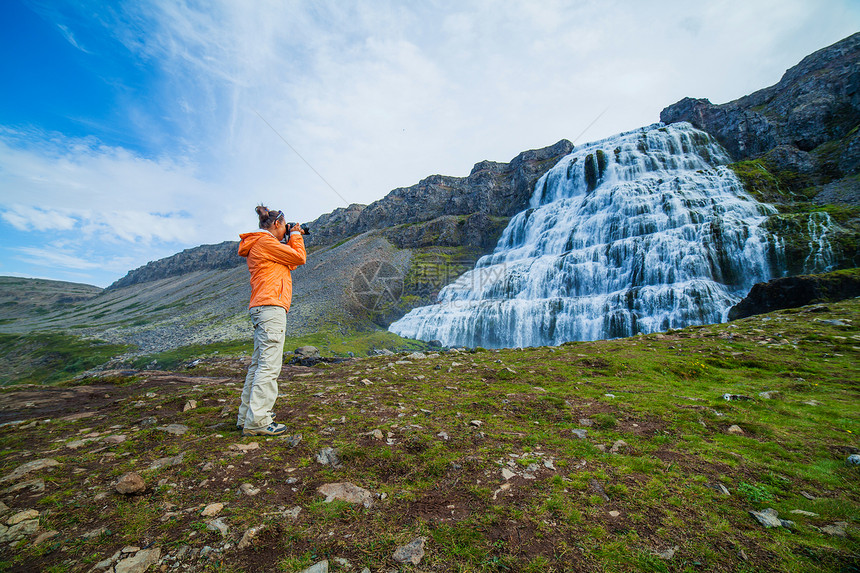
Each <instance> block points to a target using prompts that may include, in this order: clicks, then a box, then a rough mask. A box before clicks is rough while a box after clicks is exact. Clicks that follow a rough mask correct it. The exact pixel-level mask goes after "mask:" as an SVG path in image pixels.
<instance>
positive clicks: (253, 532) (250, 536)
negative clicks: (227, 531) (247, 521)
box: [237, 525, 263, 549]
mask: <svg viewBox="0 0 860 573" xmlns="http://www.w3.org/2000/svg"><path fill="white" fill-rule="evenodd" d="M262 530H263V526H262V525H258V526H257V527H249V528H248V529H246V530H245V533H244V534H243V535H242V540H241V541H240V542H239V545H237V547H238V548H239V549H247V548H248V547H250V546H251V542H252V541H253V540H254V538H255V537H256V536H257V534H258V533H260V532H261V531H262Z"/></svg>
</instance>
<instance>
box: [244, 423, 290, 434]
mask: <svg viewBox="0 0 860 573" xmlns="http://www.w3.org/2000/svg"><path fill="white" fill-rule="evenodd" d="M286 431H287V427H286V426H285V425H284V424H276V423H274V422H272V423H271V424H269V425H268V426H266V427H265V428H257V429H255V430H249V429H248V428H244V429H243V430H242V435H243V436H280V435H281V434H283V433H284V432H286Z"/></svg>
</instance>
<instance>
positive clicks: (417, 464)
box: [0, 300, 860, 572]
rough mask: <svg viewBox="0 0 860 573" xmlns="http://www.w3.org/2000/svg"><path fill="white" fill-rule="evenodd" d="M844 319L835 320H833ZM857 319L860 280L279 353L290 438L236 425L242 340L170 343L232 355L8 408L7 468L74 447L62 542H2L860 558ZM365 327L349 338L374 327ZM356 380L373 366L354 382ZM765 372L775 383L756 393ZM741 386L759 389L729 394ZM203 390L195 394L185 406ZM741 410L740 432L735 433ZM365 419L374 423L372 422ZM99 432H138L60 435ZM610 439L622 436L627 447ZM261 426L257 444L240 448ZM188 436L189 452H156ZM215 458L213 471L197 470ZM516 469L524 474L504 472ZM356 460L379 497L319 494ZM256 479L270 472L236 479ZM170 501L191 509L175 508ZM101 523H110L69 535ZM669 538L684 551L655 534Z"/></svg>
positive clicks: (804, 567) (567, 559)
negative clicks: (246, 486)
mask: <svg viewBox="0 0 860 573" xmlns="http://www.w3.org/2000/svg"><path fill="white" fill-rule="evenodd" d="M832 319H840V320H842V321H843V323H844V325H843V326H839V325H838V324H832V323H825V322H821V321H822V320H832ZM849 321H851V322H849ZM858 326H860V301H857V300H849V301H843V302H841V303H828V304H827V309H826V310H823V311H821V312H809V309H790V310H784V311H778V312H774V313H771V314H769V315H766V316H757V317H751V318H748V319H743V320H739V321H735V322H732V323H729V324H722V325H711V326H702V327H691V328H687V329H684V330H681V331H673V332H670V333H666V334H664V335H661V336H660V337H658V336H657V335H647V336H639V337H634V338H627V339H619V340H611V341H599V342H574V343H569V344H565V345H564V346H561V347H555V348H549V347H542V348H528V349H523V350H513V349H512V350H501V351H490V350H483V349H476V350H475V351H472V352H459V353H451V354H446V353H442V354H438V355H435V356H434V355H433V353H428V354H429V356H428V357H427V358H425V359H423V360H422V359H415V360H412V361H411V362H412V363H411V364H396V362H397V361H398V360H399V359H401V358H402V357H403V356H402V355H400V356H391V357H384V356H380V357H368V358H362V359H360V360H350V361H346V362H343V363H340V364H329V365H327V366H326V367H325V368H319V367H317V368H312V369H307V368H299V367H287V368H285V370H284V378H283V379H282V381H281V384H280V388H279V391H280V394H281V397H280V398H279V400H278V403H277V405H276V410H278V413H279V419H283V420H285V421H286V423H288V424H289V426H290V432H291V433H301V434H302V435H303V440H302V442H301V443H300V444H299V446H297V447H295V448H290V447H288V446H287V445H286V444H285V443H284V442H283V441H282V440H278V439H272V440H268V439H265V438H241V437H240V436H239V435H238V434H236V433H235V431H233V430H231V426H232V423H233V417H232V416H233V415H234V414H233V411H228V413H227V415H224V416H222V415H221V410H222V408H223V407H224V406H225V405H227V406H230V407H232V408H235V404H236V400H237V393H238V390H239V388H240V387H241V383H242V374H243V372H244V368H243V366H242V363H241V362H240V361H239V360H238V357H240V356H241V352H243V351H247V350H248V349H249V346H245V345H243V344H240V343H237V344H236V345H235V346H231V345H223V346H220V347H198V348H189V349H184V350H182V351H180V352H177V354H176V355H175V356H176V359H180V358H181V359H185V358H190V357H194V355H195V354H197V353H205V352H209V353H210V354H212V353H214V352H215V350H216V349H217V350H218V354H217V355H215V356H217V357H218V361H220V362H219V364H222V365H229V364H232V366H231V368H232V370H225V371H228V372H229V373H228V374H225V375H223V376H222V377H221V378H218V379H216V378H212V377H211V376H212V374H211V372H210V371H207V370H200V371H197V370H194V369H192V370H182V371H181V373H180V374H181V378H180V377H177V376H176V375H173V374H156V373H153V374H146V375H144V373H142V374H141V375H139V376H138V377H136V378H134V379H130V380H129V381H128V382H122V381H117V383H115V384H113V385H112V386H111V387H110V394H111V398H110V400H117V401H116V402H112V401H110V400H107V399H106V400H105V402H104V405H103V406H102V407H100V408H98V412H99V414H100V415H102V416H103V417H101V418H97V417H91V418H87V419H83V420H77V421H62V420H59V419H56V420H55V421H52V422H44V423H42V424H39V425H36V426H35V427H33V428H30V429H27V430H23V429H17V430H11V429H9V428H0V451H2V453H3V456H2V458H0V474H2V475H5V474H7V473H9V472H10V471H11V470H12V469H14V468H15V467H17V465H19V464H20V463H23V462H24V461H28V460H31V459H34V457H35V456H39V457H42V456H46V455H50V456H51V457H55V458H56V459H57V460H58V461H59V462H60V463H61V464H62V465H61V466H59V467H58V468H55V469H54V470H52V471H51V472H48V473H46V474H45V475H44V477H45V478H47V486H48V487H46V491H45V493H44V494H43V495H41V496H39V497H38V501H37V502H35V503H33V507H35V508H37V509H39V510H40V511H45V510H47V515H46V516H45V517H44V518H43V527H46V528H47V527H50V528H54V529H57V530H58V531H63V532H64V535H65V537H64V539H63V540H62V541H59V540H58V542H57V544H55V545H52V546H51V547H52V549H51V550H50V551H47V550H45V549H38V550H37V549H33V548H31V547H29V546H27V545H26V544H24V545H23V546H22V547H21V548H19V549H18V550H16V552H15V553H14V554H13V553H2V550H0V561H5V562H7V563H8V564H9V565H7V567H8V568H17V569H26V567H27V566H28V565H31V564H35V563H38V566H39V568H41V569H48V568H49V567H60V566H61V565H62V564H63V563H64V562H65V560H67V559H72V560H73V562H74V563H76V564H81V565H82V564H85V563H86V564H89V565H90V566H91V564H92V563H93V562H95V561H96V560H100V559H103V558H106V557H109V556H110V555H111V554H112V553H113V552H114V551H115V550H116V549H117V548H119V547H122V546H124V545H134V544H139V543H140V540H141V539H145V540H147V542H152V543H154V544H155V545H156V546H160V547H162V549H163V551H164V552H165V553H172V554H176V552H177V551H178V550H179V548H180V547H181V546H183V545H189V546H191V547H196V548H200V547H202V546H203V545H210V546H212V547H216V546H221V545H222V544H223V543H224V542H225V541H229V542H230V543H231V544H232V545H233V546H234V548H233V549H229V550H227V551H225V552H224V553H223V554H221V555H219V561H218V564H217V565H216V564H215V563H210V564H209V568H210V570H222V571H246V572H250V571H258V570H263V569H261V568H262V567H264V566H263V565H261V564H260V563H261V562H260V561H259V560H256V559H255V556H260V555H266V556H267V562H266V565H265V567H267V569H265V570H282V571H296V570H301V569H302V568H305V567H308V566H310V565H312V564H313V563H316V562H318V561H320V560H322V559H324V558H328V559H330V560H331V559H334V558H335V557H343V558H346V559H348V560H349V561H350V563H351V564H352V565H353V568H354V570H361V568H362V567H365V566H367V567H369V568H370V569H371V570H390V569H392V568H394V567H397V564H395V563H394V562H393V560H392V555H393V553H394V551H395V549H396V548H397V547H399V546H402V545H404V544H406V543H408V542H409V541H411V540H412V539H414V538H416V537H419V536H420V537H424V538H426V539H427V545H426V547H425V550H426V555H425V558H424V560H423V561H422V563H421V565H420V566H419V567H417V568H415V570H444V571H568V570H574V571H576V570H587V571H618V572H639V571H643V572H644V571H691V572H692V571H702V570H705V571H719V572H729V571H731V572H734V571H780V572H793V571H813V570H816V571H818V570H820V571H841V570H850V569H849V568H848V567H849V566H850V564H851V563H852V561H853V560H856V555H857V547H858V530H860V519H858V517H857V516H858V515H860V488H858V477H860V473H858V470H857V469H853V468H849V467H847V466H846V465H845V457H846V456H847V452H849V451H851V448H856V447H858V446H860V444H858V439H857V435H858V433H860V416H858V412H857V408H856V405H857V403H858V398H860V396H858V386H857V382H856V381H857V380H858V379H860V361H858V352H859V351H858V350H857V348H858V346H860V344H858V343H860V328H858ZM329 336H332V337H334V338H329V339H328V340H330V341H336V340H337V338H336V336H335V334H334V333H329ZM340 336H343V335H340ZM352 336H354V337H355V338H353V339H352V341H353V343H356V341H362V340H368V338H363V337H364V336H368V337H370V336H372V333H368V334H367V335H358V334H356V335H352ZM325 340H326V339H325V338H323V337H320V338H317V339H316V340H308V339H305V340H302V341H295V342H294V343H293V344H295V345H299V343H300V342H305V343H308V342H317V343H318V344H321V342H324V341H325ZM341 340H343V339H341ZM347 340H348V341H349V340H350V338H349V337H347ZM784 341H787V342H784ZM395 342H397V343H399V342H398V341H395ZM291 345H292V344H291ZM287 348H288V349H289V346H288V347H287ZM231 355H232V356H235V358H233V357H231ZM163 359H164V360H165V361H166V360H167V357H166V356H165V357H163ZM453 362H458V363H459V364H460V365H459V366H456V367H452V366H451V365H452V363H453ZM437 366H438V368H436V367H437ZM224 367H225V368H226V366H224ZM449 368H450V369H451V371H450V372H449V371H448V370H449ZM508 369H510V370H508ZM511 370H512V371H513V372H514V373H511ZM197 376H200V378H197ZM365 378H366V379H368V380H370V381H371V382H373V384H372V385H365V384H362V383H361V380H362V379H365ZM179 380H182V381H181V382H180V381H179ZM225 380H226V381H227V382H225ZM70 389H74V387H70ZM763 391H776V392H779V394H778V395H777V397H776V398H774V399H763V398H761V397H759V393H760V392H763ZM726 393H732V394H743V395H746V396H749V397H751V398H752V400H749V401H726V400H724V399H723V394H726ZM150 394H154V396H152V397H149V395H150ZM607 394H612V395H614V397H609V396H607ZM191 399H193V400H196V401H197V402H198V407H197V408H196V409H193V410H189V411H187V412H183V411H182V406H183V404H184V403H185V402H186V401H188V400H191ZM81 407H82V406H79V405H77V404H76V403H75V402H74V401H72V402H70V403H69V405H68V409H69V411H75V409H76V408H78V409H79V408H81ZM228 410H229V409H228ZM147 416H154V417H156V418H157V419H158V424H159V425H161V424H168V423H181V424H185V425H187V426H189V428H190V430H189V433H188V434H186V435H185V436H183V437H177V436H172V435H169V434H166V433H164V432H162V431H160V430H158V429H156V428H152V427H150V428H147V429H135V427H136V425H137V424H138V423H139V422H138V421H139V420H141V419H142V418H144V417H147ZM56 418H59V416H57V417H56ZM473 420H477V421H480V422H481V423H480V424H479V425H473V424H471V422H472V421H473ZM581 420H588V421H590V423H587V424H583V423H581ZM734 425H737V426H739V427H740V428H741V429H742V430H743V434H739V435H735V434H732V433H729V432H728V429H729V427H730V426H734ZM113 426H121V428H114V427H113ZM581 427H587V428H588V436H587V438H586V439H584V440H583V439H578V438H575V437H574V435H573V434H572V432H571V430H573V429H575V428H581ZM374 429H379V430H380V431H381V432H382V434H383V439H382V440H377V439H375V438H373V437H372V436H369V435H368V433H369V432H370V431H371V430H374ZM440 432H445V434H446V435H447V436H448V439H447V440H445V439H443V438H442V437H440V436H439V434H440ZM93 433H96V434H101V435H107V434H113V433H124V434H127V435H128V439H127V441H126V442H123V443H122V444H120V445H118V446H114V447H111V448H109V449H107V450H105V447H104V444H103V443H101V442H99V441H98V439H100V437H101V436H99V437H97V439H96V441H94V442H92V443H91V444H86V445H84V446H82V447H80V448H78V449H77V450H70V449H68V447H67V446H68V444H69V443H72V442H74V441H75V440H80V439H81V438H82V437H86V436H90V435H92V434H93ZM389 436H390V439H391V443H388V442H387V440H388V439H389ZM619 440H623V441H624V442H625V443H626V446H619V448H618V449H617V452H616V453H612V452H611V451H610V448H612V446H613V444H616V443H617V442H618V441H619ZM251 441H257V442H258V443H260V448H259V449H257V450H253V451H250V452H247V453H244V454H238V455H234V452H232V451H231V450H229V445H230V444H233V443H237V442H239V443H250V442H251ZM324 447H335V448H338V449H339V450H340V458H341V460H342V462H343V465H342V466H341V467H339V468H330V467H324V466H321V465H320V464H319V463H317V462H316V460H315V454H316V453H317V452H318V451H319V450H320V449H322V448H324ZM46 451H51V452H52V453H50V454H47V453H43V452H46ZM106 452H110V453H112V454H114V457H113V458H104V457H103V456H104V455H105V453H106ZM180 452H183V453H184V454H185V457H184V459H183V464H182V465H180V466H177V467H168V468H164V469H162V470H158V471H148V470H146V467H148V464H149V463H150V462H151V461H152V460H154V459H157V458H161V457H166V456H173V455H176V454H178V453H180ZM208 462H211V464H212V465H211V467H212V469H210V470H206V471H203V470H202V468H203V466H204V465H205V464H207V463H208ZM78 468H80V469H81V470H83V471H78ZM132 470H134V471H139V472H141V474H142V475H143V476H144V478H145V479H146V480H147V483H148V484H150V485H151V486H152V489H151V492H150V493H148V494H147V495H146V496H145V497H141V498H137V499H123V498H117V497H116V496H115V494H112V496H113V497H111V498H109V499H110V501H103V502H101V503H95V502H94V501H93V500H94V496H95V495H96V494H97V493H99V492H105V491H107V492H110V491H111V490H110V488H111V484H112V483H113V481H114V480H115V479H116V478H117V477H118V476H119V475H121V473H124V472H126V471H132ZM503 470H507V471H510V472H514V474H516V475H515V476H514V477H513V478H511V479H506V478H505V477H504V474H503ZM527 474H529V475H531V477H533V478H534V479H530V478H527V477H525V476H526V475H527ZM83 479H86V480H87V481H86V482H85V483H83V484H82V480H83ZM288 479H292V480H294V481H292V482H288ZM204 480H205V484H204ZM341 481H347V482H351V483H354V484H356V485H359V486H361V487H364V488H366V489H368V490H370V491H371V492H373V493H374V494H377V497H376V498H375V501H374V507H373V508H371V509H367V508H364V507H360V506H354V505H350V504H347V503H343V502H334V503H330V504H326V503H324V501H323V498H322V497H321V496H320V495H319V494H317V492H316V488H317V487H318V486H319V485H321V484H323V483H327V482H341ZM245 482H249V483H252V484H254V485H255V487H258V488H260V489H261V493H260V494H259V495H257V496H255V497H248V496H246V495H244V494H240V493H238V486H239V485H240V484H242V483H245ZM159 483H161V485H158V484H159ZM717 484H722V485H723V486H725V487H726V488H728V490H729V492H730V495H728V496H726V495H724V494H723V493H721V492H720V491H718V488H717V487H716V486H717ZM505 486H507V488H505ZM801 492H803V493H801ZM809 494H811V496H813V497H814V499H807V497H806V495H809ZM214 501H219V502H222V503H225V504H226V506H225V509H224V511H223V512H222V514H221V516H222V517H224V519H225V521H226V522H227V523H228V524H229V525H230V528H231V533H230V539H229V540H224V541H222V540H221V539H220V537H219V535H218V534H215V533H212V532H209V531H207V530H206V529H205V527H204V525H205V523H204V522H205V520H204V519H202V518H201V517H200V516H199V509H196V508H199V507H201V506H203V505H205V504H207V503H211V502H214ZM8 502H9V505H10V506H12V505H14V504H15V503H23V502H21V501H20V500H16V499H14V498H10V499H9V500H8ZM167 503H171V504H175V505H176V509H175V511H177V514H176V515H174V516H173V517H171V518H169V519H168V520H166V521H162V516H163V515H165V514H166V512H167V509H166V508H165V504H167ZM295 506H298V507H301V508H302V511H301V513H300V514H299V517H298V518H296V519H292V518H284V517H280V516H277V515H266V514H268V513H270V512H276V511H277V508H278V507H284V508H291V507H295ZM767 507H771V508H773V509H775V510H776V511H778V512H779V516H780V517H781V518H782V519H791V520H792V521H794V522H795V523H796V526H795V528H794V529H793V530H792V531H787V530H783V529H776V530H765V529H764V528H762V527H761V526H760V525H759V524H758V523H757V522H756V521H755V520H754V519H753V518H752V517H751V516H750V515H749V511H750V510H760V509H764V508H767ZM189 508H190V509H192V511H186V510H188V509H189ZM795 509H800V510H804V511H809V512H814V513H816V514H818V517H809V516H799V515H796V514H791V513H790V512H791V511H792V510H795ZM837 521H845V522H847V523H848V524H849V525H848V536H847V537H846V538H840V537H836V536H832V535H827V534H825V533H823V532H822V531H821V530H820V528H822V527H824V526H827V525H830V524H833V523H834V522H837ZM101 524H107V525H108V529H109V530H110V531H111V535H109V536H103V537H99V538H95V539H91V540H87V541H82V540H78V541H74V540H76V539H80V535H81V534H82V533H84V532H86V531H92V530H93V529H95V528H96V526H98V525H101ZM259 525H264V526H265V528H266V529H265V534H263V535H261V537H260V538H259V540H258V541H257V542H256V543H257V544H256V545H255V546H254V547H253V548H252V549H250V550H247V552H242V551H239V550H236V549H235V544H236V543H237V542H238V539H240V538H241V535H242V533H243V532H244V530H245V529H247V528H248V527H252V526H259ZM192 533H193V534H194V535H192ZM64 547H65V549H64ZM673 547H677V548H678V549H677V551H676V552H675V554H674V556H673V557H672V558H671V559H668V560H666V559H663V558H661V557H659V556H657V553H658V552H663V551H665V550H667V549H669V548H673ZM741 551H743V554H744V555H745V556H746V558H744V557H741ZM183 564H187V565H192V564H193V562H191V561H184V562H183ZM87 568H88V567H87ZM404 569H406V570H412V568H411V567H409V568H404Z"/></svg>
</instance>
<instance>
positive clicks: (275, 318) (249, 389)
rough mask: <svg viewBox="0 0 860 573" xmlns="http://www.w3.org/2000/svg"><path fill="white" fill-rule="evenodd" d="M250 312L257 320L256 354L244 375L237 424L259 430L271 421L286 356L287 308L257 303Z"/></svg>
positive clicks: (252, 319)
mask: <svg viewBox="0 0 860 573" xmlns="http://www.w3.org/2000/svg"><path fill="white" fill-rule="evenodd" d="M249 313H250V315H251V322H253V323H254V354H253V355H252V356H251V365H250V366H249V367H248V375H247V376H245V388H244V389H243V390H242V403H241V404H240V405H239V419H238V421H237V422H236V424H237V425H239V426H244V428H245V429H246V430H256V429H259V428H265V427H266V426H268V425H269V424H271V423H272V415H271V412H272V408H273V407H274V405H275V399H277V397H278V375H279V374H280V373H281V365H282V364H283V360H284V331H285V330H286V324H287V311H285V310H284V309H283V308H281V307H280V306H255V307H253V308H251V309H250V311H249Z"/></svg>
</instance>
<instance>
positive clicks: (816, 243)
mask: <svg viewBox="0 0 860 573" xmlns="http://www.w3.org/2000/svg"><path fill="white" fill-rule="evenodd" d="M830 227H831V220H830V215H829V214H827V213H823V212H818V213H810V214H809V221H808V222H807V224H806V230H807V232H808V233H809V255H808V256H807V257H806V260H804V261H803V272H804V273H805V274H808V273H816V272H827V271H832V270H833V269H834V268H835V267H836V261H835V260H834V257H833V249H832V247H831V245H830V239H829V238H828V236H827V234H828V231H829V230H830Z"/></svg>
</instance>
